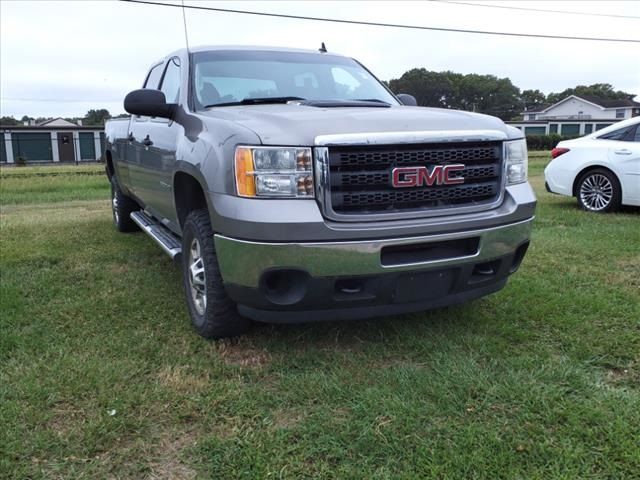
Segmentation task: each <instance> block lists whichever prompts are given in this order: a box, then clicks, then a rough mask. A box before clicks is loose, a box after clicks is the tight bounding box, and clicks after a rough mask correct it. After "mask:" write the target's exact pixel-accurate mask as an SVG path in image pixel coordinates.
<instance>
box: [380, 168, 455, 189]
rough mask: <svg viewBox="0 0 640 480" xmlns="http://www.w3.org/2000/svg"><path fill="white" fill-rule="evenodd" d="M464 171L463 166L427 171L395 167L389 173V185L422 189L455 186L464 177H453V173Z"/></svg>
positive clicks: (425, 169) (424, 169) (426, 169)
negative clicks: (424, 187)
mask: <svg viewBox="0 0 640 480" xmlns="http://www.w3.org/2000/svg"><path fill="white" fill-rule="evenodd" d="M461 170H464V165H462V164H460V163H454V164H451V165H436V166H435V167H433V168H432V169H431V171H429V169H428V168H427V167H397V168H394V169H393V170H392V171H391V173H392V175H391V177H392V179H391V183H392V185H393V186H394V187H395V188H404V187H422V186H423V185H426V186H427V187H431V186H433V185H457V184H460V183H464V177H454V176H452V173H453V172H459V171H461Z"/></svg>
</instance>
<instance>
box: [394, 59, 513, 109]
mask: <svg viewBox="0 0 640 480" xmlns="http://www.w3.org/2000/svg"><path fill="white" fill-rule="evenodd" d="M389 88H391V90H392V91H393V92H396V93H409V94H411V95H413V96H414V97H416V100H417V102H418V105H421V106H425V107H442V108H457V109H461V110H470V111H474V112H480V113H486V114H489V115H494V116H497V117H500V118H502V119H503V120H509V119H511V118H513V117H514V116H515V115H517V114H518V112H520V110H521V109H522V108H521V100H520V89H519V88H518V87H516V86H515V85H513V84H512V83H511V80H509V79H508V78H498V77H496V76H494V75H478V74H469V75H462V74H460V73H454V72H450V71H447V72H432V71H429V70H426V69H424V68H414V69H413V70H409V71H408V72H406V73H404V74H403V75H402V76H401V77H400V78H399V79H394V80H391V81H390V82H389Z"/></svg>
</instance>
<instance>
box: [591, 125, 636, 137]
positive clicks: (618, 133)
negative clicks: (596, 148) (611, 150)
mask: <svg viewBox="0 0 640 480" xmlns="http://www.w3.org/2000/svg"><path fill="white" fill-rule="evenodd" d="M634 128H636V127H635V125H634V126H632V127H625V128H619V129H618V130H614V131H613V132H609V133H605V134H604V135H601V136H599V137H598V138H600V139H602V140H631V139H630V138H628V136H629V134H630V133H631V130H632V129H634Z"/></svg>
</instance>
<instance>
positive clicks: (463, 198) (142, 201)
mask: <svg viewBox="0 0 640 480" xmlns="http://www.w3.org/2000/svg"><path fill="white" fill-rule="evenodd" d="M415 105H416V102H415V99H414V98H413V97H411V96H410V95H402V94H399V95H394V94H393V93H392V92H391V91H390V90H389V89H388V88H386V86H385V85H384V84H383V83H381V82H380V81H379V80H378V79H376V77H375V76H373V75H372V74H371V73H370V72H369V71H368V70H367V69H366V68H365V67H364V66H362V65H361V64H360V63H358V62H357V61H356V60H354V59H352V58H348V57H344V56H340V55H334V54H331V53H327V52H326V51H325V50H324V49H321V50H320V51H308V50H292V49H274V48H264V47H252V48H248V47H203V48H196V49H190V50H188V51H187V50H179V51H177V52H174V53H172V54H170V55H168V56H166V57H165V58H164V59H162V60H161V61H159V62H156V63H155V64H153V66H152V67H151V69H150V70H149V72H148V74H147V76H146V78H145V80H144V83H143V88H142V89H140V90H135V91H133V92H131V93H129V94H128V95H127V96H126V98H125V101H124V106H125V109H126V111H127V112H128V113H130V114H131V118H129V119H118V120H112V121H109V122H108V123H107V125H106V140H107V146H106V149H105V161H106V171H107V175H108V177H109V180H110V182H111V187H112V205H113V220H114V222H115V225H116V227H117V228H118V230H120V231H122V232H129V231H134V230H138V229H141V230H143V231H144V232H146V233H147V234H148V235H150V236H151V237H152V238H153V239H154V240H155V241H156V242H157V243H158V244H159V245H160V246H161V247H162V249H163V250H164V251H165V252H166V253H167V254H169V255H170V256H171V257H172V258H175V259H176V260H177V261H179V262H180V263H181V264H182V270H183V279H184V288H185V292H186V299H187V305H188V309H189V313H190V316H191V320H192V323H193V326H194V327H195V329H196V331H197V332H198V333H199V334H200V335H202V336H204V337H206V338H221V337H227V336H233V335H238V334H241V333H242V332H244V331H245V330H246V329H247V327H248V325H249V321H250V320H251V319H253V320H259V321H266V322H297V321H312V320H340V319H354V318H366V317H373V316H381V315H394V314H399V313H403V312H413V311H420V310H426V309H430V308H436V307H443V306H447V305H452V304H455V303H459V302H464V301H469V300H472V299H474V298H478V297H481V296H483V295H487V294H490V293H492V292H496V291H497V290H499V289H501V288H502V287H503V286H504V285H505V283H506V281H507V278H508V276H509V275H510V274H511V273H513V272H515V270H516V269H517V268H518V266H519V265H520V262H521V261H522V259H523V257H524V255H525V252H526V250H527V247H528V245H529V236H530V230H531V223H532V220H533V217H534V211H535V207H536V198H535V196H534V193H533V191H532V189H531V187H530V185H529V184H528V183H527V149H526V144H525V140H524V139H523V136H522V133H521V132H520V131H519V130H517V129H515V128H512V127H509V126H506V125H505V124H504V123H503V122H502V121H500V120H499V119H497V118H494V117H489V116H486V115H479V114H475V113H469V112H460V111H453V110H445V109H437V108H423V107H417V106H415Z"/></svg>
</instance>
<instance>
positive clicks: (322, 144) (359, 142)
mask: <svg viewBox="0 0 640 480" xmlns="http://www.w3.org/2000/svg"><path fill="white" fill-rule="evenodd" d="M505 139H506V135H505V134H504V133H503V132H500V131H471V132H466V131H453V132H451V131H450V132H406V133H405V132H388V133H387V132H382V133H364V134H345V135H326V136H319V137H316V141H315V143H316V147H315V148H314V172H315V186H316V198H317V200H318V202H319V204H320V206H321V209H322V212H323V215H324V216H325V217H327V218H329V219H331V220H335V221H341V222H363V221H380V220H396V219H398V220H399V219H407V218H421V217H433V216H443V215H452V214H462V213H472V212H478V211H484V210H489V209H492V208H496V207H497V206H499V205H500V204H501V203H502V201H503V198H504V190H505V182H506V171H505V162H504V142H502V141H503V140H505ZM387 140H389V141H391V140H395V142H394V143H381V142H382V141H387ZM497 141H499V142H501V145H500V146H499V147H498V148H499V153H500V163H494V165H493V166H491V167H490V168H491V169H497V171H496V172H488V171H487V170H486V169H487V168H488V166H487V165H482V166H481V165H473V164H469V165H468V167H467V169H466V170H465V172H464V173H463V174H462V175H463V176H465V175H466V176H467V178H473V179H474V180H475V182H481V181H482V178H481V177H484V176H486V175H487V174H488V173H493V174H495V175H500V180H499V184H498V185H497V190H498V191H497V192H494V194H493V198H492V199H490V200H488V201H485V202H479V203H475V204H469V203H461V204H460V205H446V206H438V207H431V206H422V207H416V208H408V209H398V210H394V211H391V212H385V211H382V210H378V211H369V212H358V211H356V212H352V213H344V212H337V211H335V210H334V208H333V203H332V190H331V184H332V180H334V181H335V180H336V178H335V175H336V174H338V175H341V176H344V177H345V178H348V179H349V180H348V181H349V182H355V183H353V185H362V186H366V185H367V179H366V178H363V177H362V175H363V172H360V171H354V172H349V171H340V172H336V171H331V168H330V154H329V150H330V147H331V146H334V147H338V148H340V147H356V148H357V147H359V146H360V147H363V148H367V147H368V148H370V147H372V146H377V147H380V148H381V149H384V148H386V149H387V151H392V149H393V148H394V147H398V150H402V147H403V146H404V147H408V146H410V145H413V146H414V148H415V144H446V143H452V142H455V143H463V142H464V143H467V142H468V143H475V144H477V143H478V142H497ZM489 146H491V147H495V143H494V144H493V145H489ZM434 147H435V145H434ZM452 147H453V146H452ZM470 147H471V145H470ZM426 151H428V149H426ZM463 162H464V160H463ZM374 165H375V163H374ZM382 165H384V162H382ZM347 170H348V169H347ZM389 174H390V169H389V164H388V163H387V164H386V168H385V167H384V166H382V168H380V169H379V170H378V171H368V172H365V173H364V175H365V176H368V175H374V176H375V180H376V182H377V181H383V182H384V181H385V179H388V178H389ZM470 185H481V184H480V183H474V184H470ZM449 188H451V187H449ZM493 189H494V190H495V189H496V185H495V181H494V187H493ZM370 190H372V192H371V193H373V194H375V193H376V192H375V188H371V189H370ZM431 190H432V191H435V189H431ZM396 192H398V191H397V190H395V191H394V190H388V191H386V192H384V194H387V195H389V194H390V195H394V196H395V195H401V194H399V193H396ZM363 193H364V194H366V193H367V191H366V189H363ZM377 193H380V192H377ZM409 195H410V196H411V195H413V196H416V195H417V196H418V197H420V196H421V195H424V196H425V197H429V196H431V197H432V198H431V199H430V200H433V199H435V200H437V199H438V196H439V195H440V194H439V193H429V194H427V193H424V194H420V193H417V191H415V190H414V193H413V194H409ZM461 195H463V192H462V191H461V192H458V191H457V190H456V193H455V195H454V196H452V198H453V199H454V200H455V199H456V198H460V196H461ZM378 200H380V199H378ZM428 200H429V199H428ZM365 201H366V199H365Z"/></svg>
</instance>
